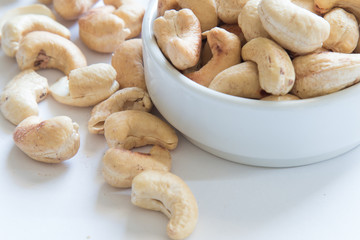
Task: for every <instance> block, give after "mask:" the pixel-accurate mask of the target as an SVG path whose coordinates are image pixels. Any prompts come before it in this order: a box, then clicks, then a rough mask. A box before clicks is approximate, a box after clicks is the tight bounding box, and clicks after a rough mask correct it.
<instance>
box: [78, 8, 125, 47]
mask: <svg viewBox="0 0 360 240" xmlns="http://www.w3.org/2000/svg"><path fill="white" fill-rule="evenodd" d="M114 11H115V8H114V7H113V6H103V7H98V8H94V9H91V10H90V11H88V12H87V13H86V14H84V15H83V16H82V17H81V18H80V19H79V36H80V39H81V41H82V42H83V43H84V44H85V45H86V46H87V47H89V48H90V49H92V50H94V51H97V52H101V53H112V52H114V51H115V49H116V48H117V47H118V46H119V44H121V43H122V42H124V41H125V39H126V38H128V36H129V35H130V30H129V29H128V28H126V27H125V22H124V20H122V19H121V18H119V17H118V16H116V15H115V14H113V12H114Z"/></svg>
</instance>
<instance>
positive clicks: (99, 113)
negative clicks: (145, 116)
mask: <svg viewBox="0 0 360 240" xmlns="http://www.w3.org/2000/svg"><path fill="white" fill-rule="evenodd" d="M152 106H153V104H152V102H151V99H150V97H149V94H148V93H147V92H145V91H144V90H143V89H141V88H137V87H129V88H123V89H121V90H119V91H117V92H115V93H114V94H113V95H111V96H110V97H109V98H108V99H106V100H105V101H103V102H101V103H99V104H97V105H96V106H95V107H94V108H93V109H92V111H91V117H90V119H89V121H88V129H89V132H90V133H94V134H102V133H104V124H105V120H106V118H107V117H108V116H110V115H111V114H112V113H114V112H120V111H124V110H139V111H145V112H150V111H151V109H152Z"/></svg>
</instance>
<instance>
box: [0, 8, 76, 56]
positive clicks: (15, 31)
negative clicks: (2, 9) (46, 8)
mask: <svg viewBox="0 0 360 240" xmlns="http://www.w3.org/2000/svg"><path fill="white" fill-rule="evenodd" d="M33 31H47V32H51V33H54V34H57V35H60V36H62V37H64V38H67V39H70V31H69V29H67V28H66V27H64V26H63V25H61V24H60V23H58V22H56V21H55V20H53V19H52V18H50V17H48V16H45V15H38V14H25V15H20V16H16V17H13V18H11V19H10V20H8V21H7V22H6V23H5V25H4V26H3V28H2V30H1V36H2V38H1V47H2V49H3V50H4V52H5V54H6V55H8V56H9V57H15V54H16V52H17V50H18V48H19V42H20V41H21V39H22V38H23V37H24V36H25V35H26V34H28V33H29V32H33Z"/></svg>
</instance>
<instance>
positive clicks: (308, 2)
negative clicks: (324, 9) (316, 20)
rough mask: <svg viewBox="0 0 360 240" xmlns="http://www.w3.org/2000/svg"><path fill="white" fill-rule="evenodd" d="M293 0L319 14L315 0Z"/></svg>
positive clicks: (294, 2)
mask: <svg viewBox="0 0 360 240" xmlns="http://www.w3.org/2000/svg"><path fill="white" fill-rule="evenodd" d="M291 2H292V3H293V4H296V5H298V6H299V7H302V8H305V9H306V10H308V11H310V12H312V13H315V14H318V13H317V12H316V9H315V4H314V0H291Z"/></svg>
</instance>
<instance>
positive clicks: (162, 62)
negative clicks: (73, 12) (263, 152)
mask: <svg viewBox="0 0 360 240" xmlns="http://www.w3.org/2000/svg"><path fill="white" fill-rule="evenodd" d="M157 5H158V0H150V1H149V3H148V7H147V10H146V12H145V15H144V19H143V24H142V31H141V36H142V42H143V48H146V49H147V53H148V54H149V55H150V56H151V57H152V59H153V60H155V61H156V64H157V65H159V66H160V67H161V68H164V69H167V70H168V71H169V73H170V74H171V75H172V76H174V79H169V80H171V81H177V82H178V84H181V85H182V86H184V87H186V88H187V89H188V90H189V91H191V92H193V93H197V94H200V95H201V96H204V97H211V98H213V99H214V100H219V101H222V102H226V103H227V104H232V105H239V106H248V107H258V108H266V109H271V108H274V109H283V108H285V109H287V108H291V109H293V108H303V107H309V105H310V106H321V105H324V104H326V105H328V104H331V103H335V102H338V101H339V99H340V98H345V97H346V96H352V95H353V94H355V93H358V92H360V89H359V88H360V84H354V85H352V86H350V87H347V88H345V89H342V90H339V91H337V92H334V93H330V94H327V95H323V96H318V97H313V98H307V99H299V100H294V101H261V100H259V99H251V98H244V97H238V96H232V95H229V94H225V93H221V92H218V91H215V90H213V89H210V88H207V87H205V86H202V85H200V84H198V83H196V82H194V81H192V80H191V79H189V78H187V77H186V76H184V75H183V74H182V73H181V72H180V71H178V70H177V69H176V68H175V67H174V66H173V65H172V64H171V63H170V62H169V61H168V60H167V59H166V57H165V56H164V55H163V53H162V52H161V50H160V48H159V47H158V45H157V42H156V39H155V36H154V34H153V21H154V20H155V18H156V17H157ZM358 95H360V94H358Z"/></svg>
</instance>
